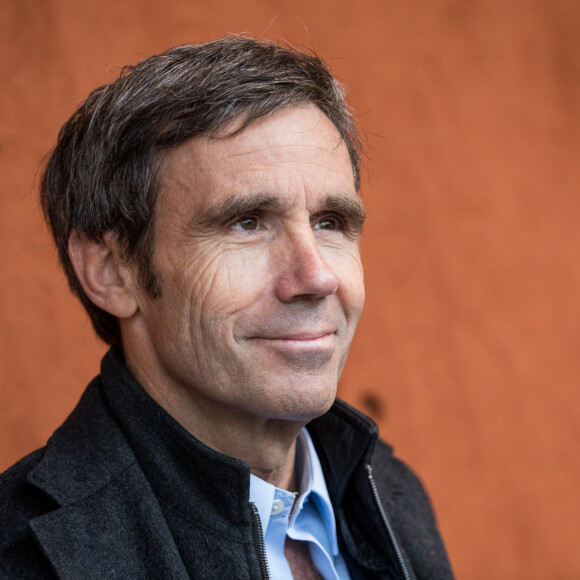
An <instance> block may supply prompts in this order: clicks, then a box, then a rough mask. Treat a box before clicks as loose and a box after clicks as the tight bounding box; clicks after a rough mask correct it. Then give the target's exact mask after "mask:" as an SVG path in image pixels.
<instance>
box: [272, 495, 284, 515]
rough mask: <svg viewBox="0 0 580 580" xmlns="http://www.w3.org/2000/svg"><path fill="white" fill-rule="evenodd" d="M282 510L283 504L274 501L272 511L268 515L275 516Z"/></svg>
mask: <svg viewBox="0 0 580 580" xmlns="http://www.w3.org/2000/svg"><path fill="white" fill-rule="evenodd" d="M283 509H284V504H283V503H282V502H281V501H280V500H279V499H275V500H274V501H273V502H272V511H271V512H270V515H273V516H277V515H278V514H279V513H280V512H281V511H282V510H283Z"/></svg>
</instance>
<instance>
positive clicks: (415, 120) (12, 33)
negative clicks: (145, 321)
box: [0, 0, 580, 580]
mask: <svg viewBox="0 0 580 580" xmlns="http://www.w3.org/2000/svg"><path fill="white" fill-rule="evenodd" d="M579 26H580V3H578V2H577V0H549V1H547V0H512V1H511V2H506V1H505V0H469V2H466V1H460V0H430V1H429V2H414V1H411V2H409V1H404V2H401V1H399V0H357V2H354V1H351V2H347V1H346V0H345V1H341V0H318V1H313V0H293V1H292V2H290V1H289V0H285V1H282V0H254V1H243V0H241V1H234V0H204V1H201V0H172V1H168V0H149V1H148V2H142V1H137V0H125V1H119V0H101V1H100V2H94V1H89V0H19V1H18V2H16V1H13V0H0V27H1V28H0V73H1V77H0V78H1V85H0V116H1V118H2V121H1V123H0V164H1V174H0V175H1V177H0V244H1V245H0V247H1V248H2V252H1V253H0V272H1V274H2V275H1V277H0V325H1V326H0V328H1V333H0V469H3V468H5V467H8V465H10V464H11V463H12V462H13V461H15V460H16V459H17V458H18V457H19V456H21V455H23V454H24V453H26V452H28V451H31V450H32V449H34V448H36V447H37V446H40V445H42V443H43V442H44V441H45V440H46V438H47V437H48V436H49V435H50V433H51V432H52V430H53V429H54V428H55V427H56V426H57V425H58V424H59V423H60V422H61V421H62V420H63V419H64V417H65V416H66V415H67V413H68V411H69V410H70V409H71V408H72V406H73V405H74V403H75V402H76V400H77V399H78V397H79V395H80V393H81V390H82V389H83V387H84V385H85V383H86V382H87V381H88V380H89V379H90V378H91V377H92V376H93V375H94V374H95V373H96V372H97V368H98V361H99V359H100V356H101V354H102V353H103V351H104V347H103V346H102V345H101V344H99V343H98V342H97V341H96V340H95V339H94V338H93V336H92V334H91V330H90V326H89V323H88V322H87V319H86V318H85V316H84V314H83V312H82V311H81V309H80V307H79V306H78V305H77V304H76V302H75V301H74V300H73V299H72V298H71V297H69V295H68V292H67V288H66V284H65V282H64V278H63V275H62V274H61V273H60V271H59V270H58V267H57V265H56V258H55V252H54V250H53V248H52V246H51V244H50V241H49V238H48V235H47V232H46V230H45V228H44V226H43V223H42V220H41V217H40V213H39V211H38V207H37V202H36V193H35V189H36V185H35V183H36V174H37V171H38V168H39V165H40V162H41V160H42V158H43V156H44V155H45V154H46V152H47V151H48V150H49V148H50V147H51V145H52V144H53V142H54V140H55V138H56V133H57V131H58V128H59V127H60V125H61V124H62V123H63V122H64V121H65V120H66V118H67V117H68V116H69V115H70V114H71V112H72V111H73V109H74V108H75V107H76V106H77V105H78V104H79V102H80V101H81V99H82V98H83V97H84V96H86V94H87V93H88V91H89V90H90V89H92V88H93V87H95V86H96V85H98V84H101V83H103V82H106V81H108V80H110V79H112V78H114V77H115V75H116V74H117V73H118V71H119V65H122V64H125V63H131V62H136V61H137V60H140V59H141V58H143V57H145V56H147V55H149V54H152V53H154V52H158V51H161V50H163V49H165V48H167V47H169V46H171V45H174V44H179V43H185V42H188V41H189V42H198V41H204V40H208V39H211V38H214V37H217V36H222V35H224V34H225V33H228V32H247V33H250V34H252V35H255V36H259V37H266V38H269V39H273V40H280V39H282V40H287V41H289V42H291V43H293V44H295V45H299V46H300V45H306V46H309V47H312V48H314V49H315V50H316V51H317V52H319V53H320V54H321V55H322V56H323V57H324V58H325V59H327V60H328V61H329V62H330V64H331V67H332V68H333V70H334V72H335V74H336V75H337V76H338V77H339V78H340V79H341V80H342V81H343V82H344V83H345V84H346V85H347V86H348V88H349V91H350V96H351V102H352V104H353V105H354V107H355V109H356V111H357V112H358V115H359V118H360V122H361V124H362V126H363V127H364V128H365V130H366V131H367V136H368V145H369V157H368V159H367V162H366V171H365V173H364V183H363V192H362V195H363V197H364V200H365V203H366V205H367V207H368V211H369V214H370V219H369V222H368V229H367V232H366V235H365V238H364V240H363V255H364V260H365V265H366V276H367V278H366V279H367V289H368V300H367V308H366V314H365V315H364V316H363V320H362V322H361V326H360V330H359V333H358V337H357V339H356V344H355V345H354V347H353V350H352V354H351V358H350V362H349V365H347V370H346V371H345V374H344V376H343V380H342V383H341V385H340V389H341V394H342V396H343V397H345V398H346V399H348V400H349V401H351V402H352V403H354V404H355V405H358V406H362V407H363V408H366V409H367V410H368V411H370V412H371V413H372V414H373V415H374V416H375V417H376V418H377V420H378V422H379V423H380V425H381V429H382V433H383V436H384V437H385V438H387V439H388V440H389V441H390V442H392V443H394V445H395V447H396V448H397V450H398V452H399V454H400V455H401V456H403V457H404V458H405V459H407V460H408V461H409V462H410V463H411V465H412V466H414V467H415V469H416V470H417V471H418V472H419V473H420V474H421V476H422V477H423V479H424V480H425V482H426V483H427V485H428V487H429V489H430V491H431V494H432V497H433V500H434V503H435V506H436V508H437V512H438V515H439V520H440V524H441V528H442V531H443V534H444V536H445V538H446V540H447V544H448V547H449V550H450V554H451V558H452V562H453V564H454V567H455V569H456V572H457V574H458V576H459V577H460V578H466V579H476V580H477V579H481V580H489V579H490V578H493V579H494V580H502V579H508V578H509V579H535V578H538V579H539V578H542V579H543V578H554V579H558V580H565V579H568V578H569V579H572V578H579V577H580V558H579V557H578V550H577V543H578V540H579V539H580V533H579V531H580V530H579V527H580V526H579V524H578V522H579V521H580V494H579V491H578V490H579V489H580V453H579V443H580V427H579V425H580V406H579V404H578V395H577V389H578V378H579V376H580V357H579V351H580V348H579V347H580V312H579V308H578V302H579V298H580V296H579V291H578V288H579V287H580V265H579V262H580V260H579V258H580V256H579V254H580V229H579V227H578V218H579V217H580V211H579V210H580V194H579V188H580V169H579V166H580V164H579V160H578V154H579V152H580V146H579V143H580V29H579Z"/></svg>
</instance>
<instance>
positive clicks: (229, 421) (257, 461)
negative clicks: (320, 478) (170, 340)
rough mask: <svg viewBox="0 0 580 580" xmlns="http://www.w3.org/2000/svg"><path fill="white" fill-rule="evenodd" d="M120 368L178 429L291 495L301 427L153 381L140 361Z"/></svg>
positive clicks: (301, 423) (299, 423)
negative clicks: (169, 416)
mask: <svg viewBox="0 0 580 580" xmlns="http://www.w3.org/2000/svg"><path fill="white" fill-rule="evenodd" d="M125 362H126V364H127V366H128V368H129V370H130V371H131V373H132V374H133V376H134V377H135V378H136V379H137V381H138V382H139V383H140V384H141V386H142V387H143V388H144V389H145V391H146V392H147V393H148V394H149V395H150V396H151V397H152V398H153V399H154V400H155V401H156V403H157V404H158V405H160V406H161V407H163V409H165V410H166V411H167V412H168V413H169V414H170V415H171V416H172V417H173V418H174V419H175V420H176V421H177V422H178V423H180V424H181V426H182V427H184V428H185V429H186V430H187V431H189V432H190V433H191V434H192V435H193V436H194V437H195V438H196V439H198V440H199V441H201V442H202V443H204V444H205V445H207V446H208V447H210V448H212V449H214V450H215V451H218V452H220V453H223V454H224V455H228V456H230V457H235V458H236V459H240V460H242V461H244V462H245V463H247V464H248V465H249V467H250V471H251V473H252V474H254V475H255V476H257V477H259V478H261V479H263V480H264V481H267V482H268V483H271V484H272V485H275V486H276V487H279V488H281V489H286V490H288V491H296V489H297V484H296V477H295V468H294V464H295V458H296V440H297V437H298V434H299V432H300V430H301V429H302V428H303V427H304V425H305V424H306V421H290V420H282V419H267V418H266V419H265V418H262V417H256V416H255V415H253V414H250V413H247V412H245V411H244V410H241V409H232V408H231V407H230V406H228V405H223V404H220V403H219V402H216V401H215V400H208V399H207V398H205V397H203V396H202V395H200V394H199V393H191V392H189V391H187V390H185V389H183V388H179V387H178V386H176V385H170V384H168V383H167V381H164V380H161V378H160V377H154V376H153V377H152V376H151V374H150V373H149V372H148V369H147V365H146V364H145V365H143V364H141V363H142V362H143V359H141V358H134V357H132V356H131V354H130V353H128V352H127V351H126V352H125Z"/></svg>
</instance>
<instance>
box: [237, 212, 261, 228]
mask: <svg viewBox="0 0 580 580" xmlns="http://www.w3.org/2000/svg"><path fill="white" fill-rule="evenodd" d="M231 227H232V229H234V230H243V231H245V232H253V231H256V230H257V229H259V227H260V222H259V220H258V217H257V216H255V215H244V216H242V217H240V218H238V219H237V220H236V221H235V222H233V223H232V225H231Z"/></svg>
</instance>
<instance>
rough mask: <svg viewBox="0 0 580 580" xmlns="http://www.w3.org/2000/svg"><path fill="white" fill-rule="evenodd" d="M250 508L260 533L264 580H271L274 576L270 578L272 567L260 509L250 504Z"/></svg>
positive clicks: (259, 546) (259, 542)
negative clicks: (269, 564) (269, 562)
mask: <svg viewBox="0 0 580 580" xmlns="http://www.w3.org/2000/svg"><path fill="white" fill-rule="evenodd" d="M250 507H251V508H252V516H253V518H254V523H255V524H256V530H257V532H258V533H257V536H258V538H257V539H258V555H259V558H260V569H261V570H262V578H263V580H271V578H272V576H270V567H269V566H268V558H267V557H266V543H265V542H264V529H263V528H262V522H261V520H260V514H259V513H258V508H257V507H256V505H255V504H254V503H252V502H250Z"/></svg>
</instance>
